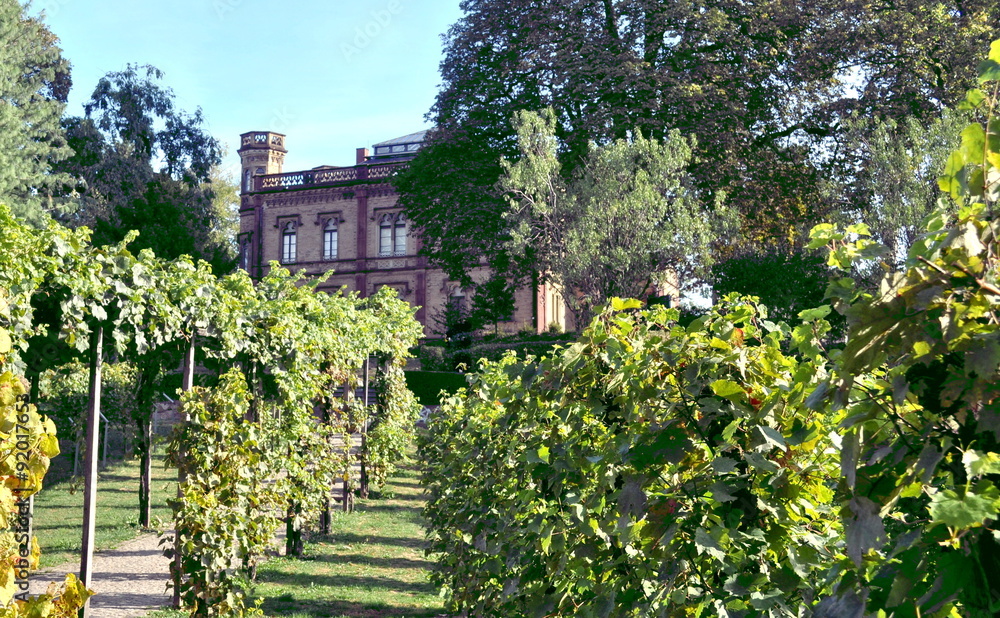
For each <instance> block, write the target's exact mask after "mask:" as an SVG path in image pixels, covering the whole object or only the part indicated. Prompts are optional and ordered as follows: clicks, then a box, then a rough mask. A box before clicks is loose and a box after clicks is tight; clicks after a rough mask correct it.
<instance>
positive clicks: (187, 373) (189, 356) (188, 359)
mask: <svg viewBox="0 0 1000 618" xmlns="http://www.w3.org/2000/svg"><path fill="white" fill-rule="evenodd" d="M194 346H195V335H194V334H192V335H191V343H190V345H188V349H187V351H186V352H185V353H184V368H183V371H184V374H183V375H182V376H181V390H182V391H184V392H185V393H186V392H187V391H189V390H191V388H192V387H193V386H194V350H195V347H194ZM190 420H191V418H190V417H189V416H188V415H187V414H185V415H184V422H185V423H187V422H188V421H190ZM181 459H182V460H183V459H184V454H183V453H181ZM182 482H184V477H183V474H181V475H178V477H177V497H178V498H180V497H181V483H182ZM174 608H176V609H181V536H180V533H179V531H178V530H174Z"/></svg>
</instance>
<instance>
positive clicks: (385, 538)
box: [255, 467, 443, 618]
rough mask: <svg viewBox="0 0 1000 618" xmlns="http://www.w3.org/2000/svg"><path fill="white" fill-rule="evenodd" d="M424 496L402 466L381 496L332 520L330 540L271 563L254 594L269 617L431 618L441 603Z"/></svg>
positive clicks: (321, 540)
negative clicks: (432, 572) (428, 553)
mask: <svg viewBox="0 0 1000 618" xmlns="http://www.w3.org/2000/svg"><path fill="white" fill-rule="evenodd" d="M423 504H424V501H423V498H422V490H421V488H420V485H419V483H418V481H417V472H416V470H415V469H414V468H412V467H408V468H405V469H401V470H399V472H398V473H397V474H396V476H395V477H393V478H391V479H390V480H389V483H388V485H387V486H386V491H385V496H384V497H376V498H372V499H368V500H364V501H358V502H357V508H356V510H355V512H353V513H350V514H345V513H339V512H338V513H336V514H335V516H334V518H333V522H332V525H331V533H330V534H329V535H326V536H320V537H315V538H313V539H312V540H311V542H309V543H307V544H306V559H304V560H295V559H288V558H276V559H274V560H271V561H270V562H268V563H267V564H265V565H263V566H262V567H261V568H260V570H259V573H258V582H257V587H256V590H255V594H256V596H257V597H259V598H263V599H265V602H264V605H263V609H264V612H265V613H266V614H267V615H268V616H292V617H294V618H319V617H321V616H322V617H324V618H375V617H382V616H394V617H400V618H402V617H405V618H430V617H433V616H439V615H441V613H442V607H443V603H442V601H441V599H440V598H439V597H438V595H437V591H436V590H435V589H434V586H432V585H431V584H430V582H429V580H428V572H429V568H430V562H429V561H428V560H427V559H426V558H425V557H424V550H423V548H424V528H423V522H422V518H421V515H420V511H421V509H422V508H423Z"/></svg>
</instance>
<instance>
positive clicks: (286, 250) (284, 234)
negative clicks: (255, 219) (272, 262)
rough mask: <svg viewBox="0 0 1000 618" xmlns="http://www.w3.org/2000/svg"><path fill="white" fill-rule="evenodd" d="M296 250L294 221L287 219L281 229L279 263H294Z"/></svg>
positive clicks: (296, 241)
mask: <svg viewBox="0 0 1000 618" xmlns="http://www.w3.org/2000/svg"><path fill="white" fill-rule="evenodd" d="M297 251H298V239H297V238H296V229H295V222H294V221H289V222H288V223H286V224H285V226H284V227H283V228H282V230H281V263H282V264H294V263H295V258H296V253H297Z"/></svg>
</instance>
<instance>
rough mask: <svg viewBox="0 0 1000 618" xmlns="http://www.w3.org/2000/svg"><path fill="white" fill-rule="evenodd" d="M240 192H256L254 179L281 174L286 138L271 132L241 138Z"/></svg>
mask: <svg viewBox="0 0 1000 618" xmlns="http://www.w3.org/2000/svg"><path fill="white" fill-rule="evenodd" d="M238 152H239V153H240V159H241V160H242V162H243V170H242V172H241V174H240V192H241V193H242V194H243V195H246V194H248V193H250V192H252V191H253V190H254V186H253V179H254V178H256V177H257V176H263V175H264V174H280V173H281V168H282V166H283V165H284V164H285V155H286V154H288V151H287V150H285V136H284V135H283V134H281V133H274V132H271V131H251V132H250V133H244V134H242V135H241V136H240V149H239V151H238Z"/></svg>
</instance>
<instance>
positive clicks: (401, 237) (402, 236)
mask: <svg viewBox="0 0 1000 618" xmlns="http://www.w3.org/2000/svg"><path fill="white" fill-rule="evenodd" d="M395 236H396V240H395V243H394V245H393V255H406V215H405V214H403V213H399V214H398V215H396V225H395Z"/></svg>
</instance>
